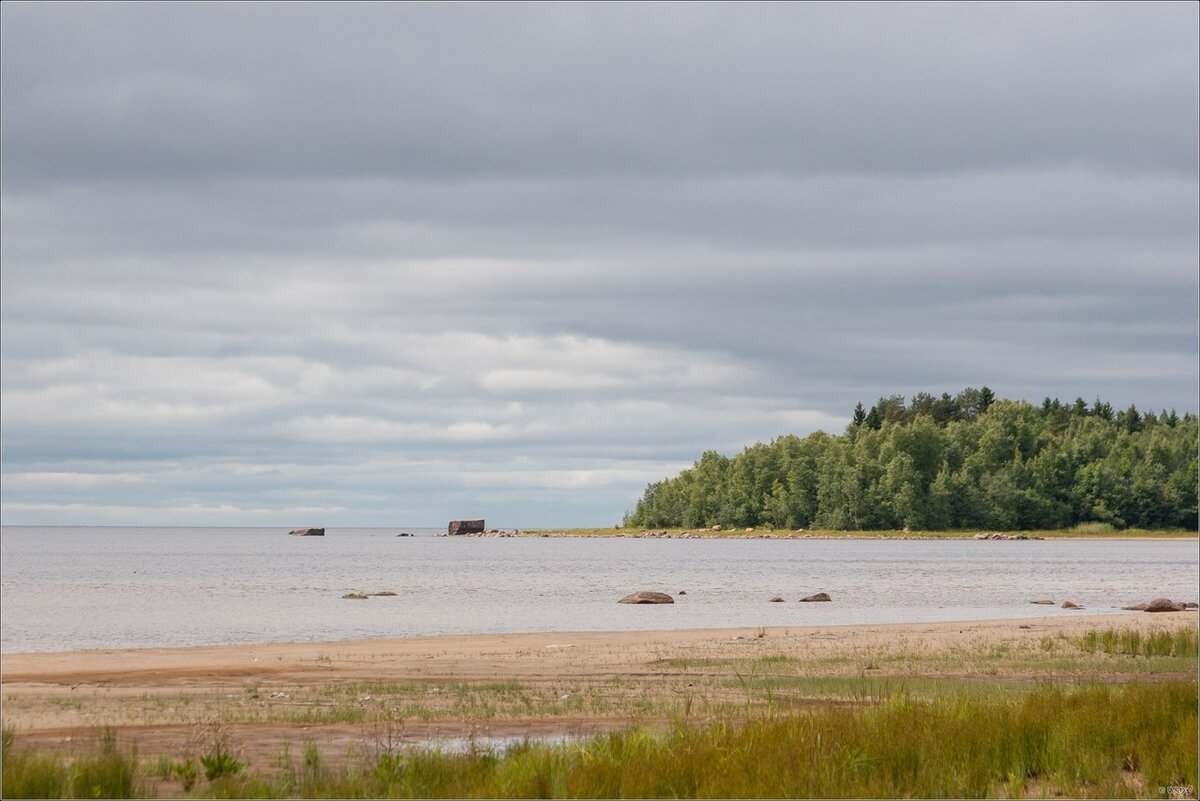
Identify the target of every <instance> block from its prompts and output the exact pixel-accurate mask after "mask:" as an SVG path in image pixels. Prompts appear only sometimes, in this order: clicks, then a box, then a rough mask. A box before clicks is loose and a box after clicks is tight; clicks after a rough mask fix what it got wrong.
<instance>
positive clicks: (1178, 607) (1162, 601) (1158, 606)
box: [1146, 598, 1187, 612]
mask: <svg viewBox="0 0 1200 801" xmlns="http://www.w3.org/2000/svg"><path fill="white" fill-rule="evenodd" d="M1185 609H1187V607H1186V606H1184V605H1183V604H1178V603H1175V602H1174V601H1172V600H1171V599H1170V598H1155V599H1154V600H1153V601H1151V602H1150V603H1148V604H1146V611H1147V612H1182V611H1184V610H1185Z"/></svg>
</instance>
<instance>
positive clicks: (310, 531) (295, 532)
mask: <svg viewBox="0 0 1200 801" xmlns="http://www.w3.org/2000/svg"><path fill="white" fill-rule="evenodd" d="M288 534H290V535H291V536H293V537H324V536H325V529H323V528H294V529H292V530H291V531H289V532H288Z"/></svg>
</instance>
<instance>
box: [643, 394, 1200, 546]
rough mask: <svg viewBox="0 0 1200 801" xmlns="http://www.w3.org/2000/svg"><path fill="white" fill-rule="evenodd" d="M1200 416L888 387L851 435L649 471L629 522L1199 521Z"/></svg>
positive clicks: (847, 526) (1035, 525)
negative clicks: (656, 477) (653, 477)
mask: <svg viewBox="0 0 1200 801" xmlns="http://www.w3.org/2000/svg"><path fill="white" fill-rule="evenodd" d="M1197 447H1198V440H1197V418H1196V416H1195V415H1194V414H1190V413H1188V414H1184V415H1182V416H1180V415H1178V414H1176V412H1175V411H1174V410H1171V411H1170V412H1167V411H1166V410H1163V411H1160V412H1158V413H1157V414H1156V413H1154V412H1152V411H1147V412H1140V411H1138V409H1137V407H1136V406H1130V407H1129V408H1128V409H1124V410H1114V409H1113V407H1112V406H1111V405H1110V404H1108V403H1105V402H1104V401H1101V400H1099V399H1097V400H1096V401H1095V402H1094V403H1092V404H1090V405H1089V404H1088V403H1087V402H1085V401H1084V400H1083V399H1082V398H1079V399H1076V400H1075V401H1074V402H1073V403H1062V402H1060V401H1059V400H1058V399H1054V400H1051V399H1050V398H1046V399H1045V400H1044V401H1043V402H1042V404H1041V406H1040V407H1039V406H1035V405H1033V404H1030V403H1028V402H1027V401H1019V400H1017V401H1014V400H1002V399H998V398H996V397H995V395H994V394H993V392H992V391H991V390H989V389H988V388H987V387H986V386H985V387H982V388H980V389H975V388H971V387H968V388H967V389H964V390H963V391H962V392H960V393H958V395H956V396H951V395H950V394H948V393H945V394H942V395H941V396H940V397H934V396H933V395H930V394H927V393H920V394H917V395H915V396H913V398H912V400H911V401H910V402H908V403H906V402H905V398H904V397H902V396H899V395H893V396H890V397H886V398H880V399H879V401H878V402H877V403H876V404H875V405H874V406H872V407H871V408H870V410H866V409H864V408H863V406H862V404H861V403H860V404H859V405H858V406H857V407H855V409H854V411H853V413H852V416H851V419H850V422H849V424H848V426H847V427H846V430H845V432H844V433H843V434H840V435H831V434H827V433H825V432H823V431H818V432H816V433H813V434H810V435H809V436H807V437H803V438H801V437H797V436H793V435H786V436H781V437H778V438H776V439H774V440H772V441H771V442H770V443H766V444H763V443H757V444H755V445H752V446H750V447H748V448H746V449H745V450H744V451H742V452H741V453H739V454H737V455H736V456H733V457H727V456H723V455H721V454H719V453H716V452H715V451H707V452H705V453H704V454H703V455H702V456H701V457H700V459H699V460H697V461H696V463H695V464H694V465H693V466H692V467H690V468H688V469H686V470H684V471H683V472H682V473H680V474H679V475H678V476H676V477H675V478H667V479H663V480H662V481H658V482H656V483H653V484H650V485H649V486H648V487H646V491H645V493H644V494H643V495H642V497H641V498H640V499H639V500H638V502H637V507H636V508H635V509H634V510H633V511H632V512H630V513H628V514H627V515H626V516H625V521H624V525H625V526H638V527H683V528H695V527H708V526H713V525H722V526H726V527H728V526H763V527H771V528H788V529H797V528H818V529H834V530H872V529H874V530H880V529H884V530H898V529H903V528H908V529H911V530H926V531H936V530H947V529H967V530H970V529H997V530H1010V531H1011V530H1033V529H1064V528H1071V527H1073V526H1076V525H1080V524H1084V523H1101V524H1107V525H1110V526H1112V527H1114V528H1117V529H1120V528H1149V529H1173V528H1183V529H1191V530H1195V529H1196V526H1197V514H1196V506H1197V494H1198V493H1197V484H1198V481H1200V479H1198V476H1197V468H1196V461H1197Z"/></svg>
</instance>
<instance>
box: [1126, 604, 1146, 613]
mask: <svg viewBox="0 0 1200 801" xmlns="http://www.w3.org/2000/svg"><path fill="white" fill-rule="evenodd" d="M1149 605H1150V604H1134V605H1133V606H1122V607H1121V608H1122V609H1124V610H1126V611H1129V612H1145V611H1146V607H1147V606H1149Z"/></svg>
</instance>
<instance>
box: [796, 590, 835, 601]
mask: <svg viewBox="0 0 1200 801" xmlns="http://www.w3.org/2000/svg"><path fill="white" fill-rule="evenodd" d="M832 600H833V599H832V598H830V597H829V594H828V593H825V592H818V593H817V594H816V595H810V596H808V597H807V598H801V599H800V601H801V602H804V601H810V602H811V601H832Z"/></svg>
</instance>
